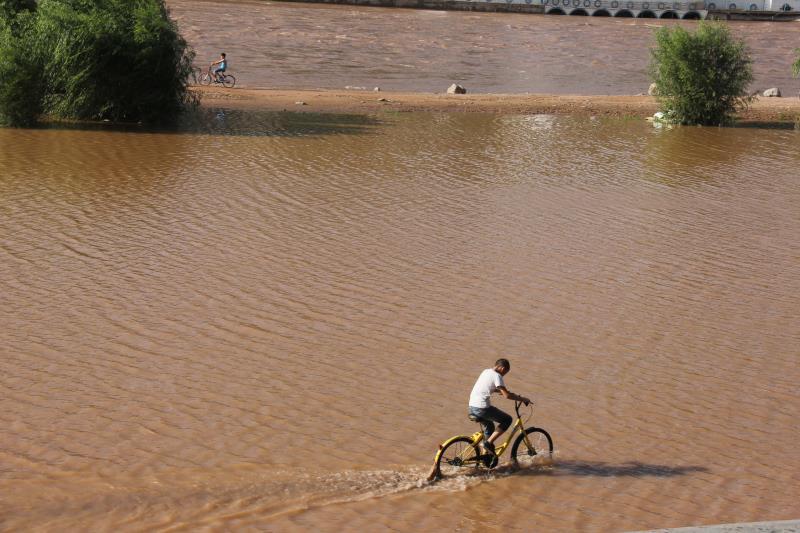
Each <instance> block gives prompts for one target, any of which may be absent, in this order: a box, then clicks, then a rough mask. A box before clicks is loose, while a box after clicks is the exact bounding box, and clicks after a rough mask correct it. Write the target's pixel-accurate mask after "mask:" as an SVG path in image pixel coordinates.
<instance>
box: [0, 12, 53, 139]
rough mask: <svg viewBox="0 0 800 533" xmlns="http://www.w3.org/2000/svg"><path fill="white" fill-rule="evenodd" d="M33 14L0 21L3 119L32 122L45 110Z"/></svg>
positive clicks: (0, 114) (0, 108) (17, 123)
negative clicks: (33, 28) (32, 35)
mask: <svg viewBox="0 0 800 533" xmlns="http://www.w3.org/2000/svg"><path fill="white" fill-rule="evenodd" d="M31 24H32V17H30V16H20V17H19V20H15V21H14V25H13V26H14V29H12V24H11V21H10V20H9V19H5V20H3V21H0V119H2V122H5V123H8V124H11V125H14V126H23V127H24V126H32V125H33V124H34V123H35V122H36V119H37V118H38V116H39V114H40V113H41V112H42V100H43V97H44V77H43V75H44V73H43V71H42V69H41V66H40V64H39V62H38V61H37V59H36V54H35V52H34V51H33V43H32V42H31V39H30V31H29V28H30V26H31Z"/></svg>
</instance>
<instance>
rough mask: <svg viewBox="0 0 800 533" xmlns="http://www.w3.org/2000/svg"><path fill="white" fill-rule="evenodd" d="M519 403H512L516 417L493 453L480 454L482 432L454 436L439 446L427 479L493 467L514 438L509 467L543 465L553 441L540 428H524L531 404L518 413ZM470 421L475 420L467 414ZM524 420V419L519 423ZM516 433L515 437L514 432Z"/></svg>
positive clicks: (547, 460)
mask: <svg viewBox="0 0 800 533" xmlns="http://www.w3.org/2000/svg"><path fill="white" fill-rule="evenodd" d="M522 405H523V404H522V402H520V401H515V402H514V411H515V412H516V414H517V418H516V420H515V421H514V423H513V425H512V426H511V431H509V432H508V434H507V436H506V438H505V441H504V442H503V443H502V444H500V445H496V446H495V454H481V449H480V446H479V444H480V442H481V441H482V440H483V431H480V430H479V431H477V432H475V433H473V434H472V435H456V436H455V437H451V438H449V439H447V440H446V441H444V442H443V443H441V444H440V445H439V451H438V452H437V453H436V456H435V458H434V461H433V463H434V465H433V470H432V471H431V474H430V475H429V476H428V479H429V480H431V481H433V480H437V479H441V478H445V477H452V476H458V475H464V474H470V473H477V472H480V471H481V470H482V469H483V470H491V469H493V468H495V467H496V466H497V465H498V463H499V459H500V457H501V456H502V455H503V453H504V452H505V451H506V450H507V449H509V445H510V444H511V440H512V439H513V437H514V435H515V434H516V435H517V438H516V440H515V441H514V444H513V446H511V459H510V461H511V463H512V465H513V466H516V467H519V466H523V467H524V466H529V465H534V464H547V463H549V462H550V461H551V459H552V455H553V439H552V438H551V437H550V434H549V433H547V431H545V430H544V429H542V428H538V427H533V426H531V427H528V428H526V427H525V423H526V422H528V421H530V419H531V418H532V417H533V403H532V402H531V404H530V405H528V408H529V410H528V411H527V412H526V413H524V416H523V415H522V414H520V411H519V409H520V407H521V406H522ZM469 418H470V420H472V421H473V422H478V420H477V419H476V418H475V417H474V416H472V415H470V417H469ZM523 418H524V420H523ZM518 431H519V434H517V432H518Z"/></svg>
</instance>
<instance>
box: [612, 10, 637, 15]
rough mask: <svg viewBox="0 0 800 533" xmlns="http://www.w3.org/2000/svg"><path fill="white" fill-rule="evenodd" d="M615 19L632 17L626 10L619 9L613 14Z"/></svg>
mask: <svg viewBox="0 0 800 533" xmlns="http://www.w3.org/2000/svg"><path fill="white" fill-rule="evenodd" d="M614 16H615V17H632V16H633V13H631V12H630V11H628V10H627V9H620V10H619V11H617V12H616V13H614Z"/></svg>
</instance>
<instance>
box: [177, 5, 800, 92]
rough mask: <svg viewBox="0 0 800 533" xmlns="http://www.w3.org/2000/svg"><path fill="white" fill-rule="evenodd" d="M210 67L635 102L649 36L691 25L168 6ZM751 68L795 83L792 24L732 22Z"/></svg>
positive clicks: (300, 80)
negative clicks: (224, 64) (219, 63)
mask: <svg viewBox="0 0 800 533" xmlns="http://www.w3.org/2000/svg"><path fill="white" fill-rule="evenodd" d="M168 4H169V5H170V6H171V8H172V13H173V16H174V17H175V18H176V19H177V20H178V21H179V23H180V25H181V30H182V31H183V32H184V34H185V35H186V37H187V39H188V41H189V42H190V44H192V45H193V46H194V48H195V49H196V50H197V54H198V55H197V64H198V65H205V66H207V65H208V64H209V63H210V62H211V61H213V60H215V59H216V58H217V57H218V55H219V53H220V52H221V51H225V52H227V53H228V55H229V59H230V62H231V71H232V72H233V74H234V75H236V76H237V78H238V82H239V84H241V85H242V86H247V87H253V88H255V87H267V88H284V89H286V88H292V89H307V88H333V89H343V88H345V87H347V86H351V87H366V88H368V89H370V90H371V89H373V88H374V87H376V86H378V87H381V88H382V89H384V90H394V91H423V92H444V91H445V89H446V88H447V87H448V86H449V85H450V84H451V83H455V82H457V83H461V84H462V85H464V86H465V87H466V88H467V89H468V90H469V91H470V92H481V93H486V92H494V93H525V92H532V93H553V94H640V93H646V92H647V88H648V86H649V85H650V78H649V76H648V75H647V64H648V61H649V55H650V52H649V50H650V48H651V47H652V46H653V44H654V33H655V31H656V30H657V29H658V28H661V27H664V26H668V27H669V26H675V25H679V26H683V27H685V28H687V29H690V30H691V29H694V28H696V27H697V24H698V23H697V22H696V21H672V20H660V19H631V18H602V17H573V16H555V15H547V16H545V15H526V14H507V13H470V12H461V11H428V10H415V9H392V8H374V7H356V6H340V5H322V4H293V3H282V2H260V1H250V2H244V1H213V2H210V1H203V0H191V1H190V0H170V2H168ZM728 24H729V26H730V27H731V29H732V31H733V33H734V35H736V36H738V37H742V38H743V39H744V40H745V41H746V43H747V44H748V46H749V47H750V49H751V52H752V56H753V59H754V65H753V70H754V73H755V81H754V83H753V85H752V86H751V89H752V90H763V89H766V88H769V87H778V88H780V89H781V90H782V91H783V94H784V96H791V97H796V96H797V94H798V91H800V80H797V79H795V78H792V74H791V64H792V62H793V61H794V60H795V58H796V56H797V55H796V53H795V52H794V50H795V49H796V48H797V47H798V38H797V36H798V33H800V22H731V23H728Z"/></svg>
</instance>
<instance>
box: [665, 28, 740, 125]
mask: <svg viewBox="0 0 800 533" xmlns="http://www.w3.org/2000/svg"><path fill="white" fill-rule="evenodd" d="M651 59H652V61H651V64H650V72H651V75H652V76H653V81H654V82H655V84H656V86H657V88H658V95H659V96H658V99H659V103H660V104H661V105H662V106H663V107H664V110H665V111H666V112H667V114H668V115H670V116H672V117H674V118H675V119H676V120H677V121H678V122H680V123H683V124H708V125H710V124H713V125H718V124H723V123H725V122H727V121H729V120H730V116H731V114H732V113H734V112H735V111H736V110H737V109H740V108H742V107H746V106H747V104H748V103H749V102H750V100H751V97H750V96H748V94H747V87H748V85H749V84H750V82H752V81H753V71H752V60H751V59H750V54H749V51H748V50H747V47H746V45H745V44H744V42H743V41H741V40H737V39H735V38H734V37H733V36H732V35H731V33H730V31H729V30H728V28H727V26H725V25H723V24H720V23H711V24H709V23H701V24H700V25H699V27H698V29H697V31H695V32H694V33H689V32H688V31H686V30H685V29H683V28H681V27H674V28H669V27H665V28H662V29H660V30H659V31H658V32H656V47H655V48H653V49H652V50H651Z"/></svg>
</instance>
